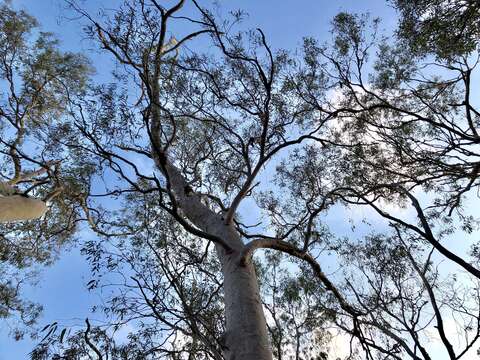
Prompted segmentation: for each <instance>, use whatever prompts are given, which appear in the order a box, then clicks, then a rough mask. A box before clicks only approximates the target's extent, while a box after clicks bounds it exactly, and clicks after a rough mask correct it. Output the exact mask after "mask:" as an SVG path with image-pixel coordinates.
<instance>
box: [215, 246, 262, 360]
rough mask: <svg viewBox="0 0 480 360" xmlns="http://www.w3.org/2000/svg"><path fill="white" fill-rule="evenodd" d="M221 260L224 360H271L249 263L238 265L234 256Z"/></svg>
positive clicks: (260, 305)
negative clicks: (223, 294) (223, 306)
mask: <svg viewBox="0 0 480 360" xmlns="http://www.w3.org/2000/svg"><path fill="white" fill-rule="evenodd" d="M222 260H223V261H222V264H223V276H224V280H223V281H224V282H223V288H224V293H225V316H226V329H227V331H226V334H225V339H224V340H225V349H224V356H225V358H226V359H228V360H253V359H272V353H271V349H270V346H269V341H268V336H267V329H266V323H265V316H264V314H263V309H262V303H261V301H260V296H259V291H258V283H257V278H256V274H255V269H254V267H253V264H252V263H251V262H248V263H247V264H245V266H239V262H238V257H236V256H229V255H225V256H223V258H222Z"/></svg>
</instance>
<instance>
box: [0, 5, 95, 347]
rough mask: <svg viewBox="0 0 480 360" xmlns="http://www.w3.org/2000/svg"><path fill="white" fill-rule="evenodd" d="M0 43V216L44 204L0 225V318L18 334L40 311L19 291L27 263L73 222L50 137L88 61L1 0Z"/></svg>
mask: <svg viewBox="0 0 480 360" xmlns="http://www.w3.org/2000/svg"><path fill="white" fill-rule="evenodd" d="M0 42H1V45H0V59H1V61H0V81H1V93H0V94H1V95H0V96H1V99H0V187H1V189H0V196H7V195H8V197H2V202H1V204H0V207H2V208H1V209H0V213H1V214H2V220H5V219H10V218H12V216H11V214H7V212H10V213H11V212H15V208H18V207H19V206H22V204H23V203H25V204H29V205H28V206H37V205H39V204H40V206H41V209H39V210H40V211H42V212H44V211H45V210H46V209H45V205H44V204H43V203H42V202H40V201H39V200H33V199H32V198H41V199H43V200H45V201H47V202H48V204H50V205H51V206H50V209H49V213H48V216H45V217H44V218H42V219H41V220H39V221H24V222H5V223H1V224H0V273H1V275H0V318H7V319H8V318H10V317H12V316H14V317H15V319H16V321H9V324H10V326H11V329H12V332H13V333H14V335H15V337H17V338H18V337H21V336H22V330H21V329H20V326H17V324H18V325H20V324H21V323H22V322H23V323H24V324H25V325H27V326H31V325H32V324H33V323H34V321H35V319H36V317H37V316H38V313H39V311H40V310H41V306H39V305H36V304H33V303H31V302H29V301H28V300H26V299H23V298H22V297H21V290H22V288H23V286H22V285H23V283H26V282H28V281H30V280H33V278H34V276H33V274H32V273H31V272H30V270H29V269H31V268H32V267H34V266H35V265H36V264H43V265H46V264H50V263H51V262H52V260H53V259H54V258H55V256H56V254H57V253H58V250H59V249H60V247H61V246H62V245H63V244H65V243H66V241H67V239H68V238H69V237H70V236H71V234H72V231H73V229H74V228H75V224H76V220H77V213H76V211H75V208H74V207H73V206H72V201H71V194H72V192H74V189H73V186H74V185H75V183H76V180H75V175H74V173H75V167H70V166H68V167H69V170H68V171H64V170H63V168H64V166H65V165H67V164H69V165H71V161H70V160H64V155H65V153H63V150H62V149H61V148H59V147H57V145H56V143H55V142H54V141H53V140H52V136H61V134H62V129H61V124H62V119H63V118H64V117H65V115H66V114H67V113H68V110H67V105H66V103H67V94H70V96H76V95H77V94H78V93H79V92H81V91H82V88H84V86H85V84H86V77H87V75H88V73H89V72H90V67H89V64H88V62H87V61H86V58H85V57H83V56H81V55H79V54H74V53H69V52H62V51H60V50H59V43H58V41H57V40H56V39H55V37H54V36H53V35H52V34H49V33H45V32H41V31H40V29H39V27H38V23H37V21H36V20H35V19H34V18H32V17H31V16H29V15H28V14H27V13H25V12H23V11H16V10H13V9H12V7H11V6H10V5H9V4H5V3H4V4H2V5H1V6H0ZM82 166H83V165H82ZM78 169H80V167H78ZM11 192H16V193H19V194H20V193H21V194H22V195H21V196H19V195H14V196H10V195H13V194H11ZM27 197H30V199H27ZM7 199H9V201H4V200H7ZM12 200H13V201H12ZM32 204H33V205H32ZM6 207H8V209H7V208H6ZM7 210H8V211H7ZM23 211H27V212H28V209H23ZM24 215H25V214H24ZM27 215H28V214H27ZM30 215H32V214H30ZM34 215H35V214H34ZM37 215H38V214H37ZM17 216H18V214H17ZM15 323H16V324H15Z"/></svg>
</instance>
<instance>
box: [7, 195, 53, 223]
mask: <svg viewBox="0 0 480 360" xmlns="http://www.w3.org/2000/svg"><path fill="white" fill-rule="evenodd" d="M47 210H48V208H47V205H46V204H45V203H44V202H43V201H42V200H39V199H32V198H27V197H24V196H21V195H12V196H0V222H11V221H21V220H32V219H38V218H40V217H42V216H43V215H44V214H45V213H46V212H47Z"/></svg>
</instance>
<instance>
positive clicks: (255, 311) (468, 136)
mask: <svg viewBox="0 0 480 360" xmlns="http://www.w3.org/2000/svg"><path fill="white" fill-rule="evenodd" d="M67 3H68V5H69V9H70V11H71V12H72V13H73V14H75V15H76V16H79V17H80V19H81V20H80V21H84V22H85V23H86V24H87V25H86V28H85V29H86V34H87V36H88V37H89V38H90V39H91V40H92V41H93V42H94V43H95V44H96V45H97V46H98V47H99V48H100V49H102V51H103V52H104V54H106V55H108V56H110V57H111V58H112V59H113V60H114V61H115V62H116V66H115V67H114V68H112V69H108V70H109V71H110V72H111V76H112V81H111V82H109V83H100V82H99V81H98V80H97V79H95V78H91V79H89V78H88V75H89V74H90V73H91V68H90V65H89V63H88V61H87V60H86V58H85V57H84V56H83V55H79V54H70V53H62V52H60V51H59V50H57V44H56V42H55V41H54V40H53V38H52V36H51V35H50V34H44V33H37V32H35V33H34V32H32V29H33V27H34V26H36V22H35V20H34V19H32V18H31V17H30V16H28V15H27V14H25V13H23V12H16V11H14V10H12V8H11V7H9V6H7V5H4V6H3V8H2V20H1V21H2V22H1V23H0V31H1V32H2V36H4V37H5V39H6V41H4V45H2V46H4V50H3V55H2V58H3V59H4V61H3V62H2V72H3V74H4V75H3V77H2V80H4V82H5V84H6V86H5V87H4V90H5V96H4V97H5V99H4V101H3V102H2V105H1V108H0V116H1V118H2V127H1V128H0V130H1V131H2V133H1V135H2V140H1V145H2V148H1V149H2V150H1V151H2V152H1V154H2V156H3V157H4V158H5V161H4V163H5V166H4V168H1V170H2V173H1V175H2V177H3V180H2V181H4V182H8V183H9V184H11V185H16V186H17V187H18V189H19V190H23V191H26V192H27V193H31V194H32V195H33V196H35V197H40V198H45V199H47V200H48V202H49V212H48V213H47V214H46V216H45V217H44V218H42V219H41V220H38V221H32V222H25V223H14V224H8V225H0V226H2V238H1V241H2V243H0V244H3V243H4V244H5V245H2V248H0V254H2V262H1V263H0V264H1V265H0V266H2V267H5V268H6V269H9V271H10V272H18V271H20V272H19V276H21V275H23V273H24V269H25V268H27V267H28V266H30V265H32V264H34V263H37V262H40V263H48V262H50V261H51V260H52V259H53V258H54V257H55V255H56V253H57V251H58V250H59V249H60V248H61V245H63V244H64V243H65V242H67V240H68V241H70V240H71V239H73V238H75V230H76V228H77V227H76V224H77V223H83V224H85V225H88V226H89V227H90V228H91V229H92V230H93V231H95V232H96V233H97V235H98V238H96V239H88V240H87V239H78V241H79V242H80V244H81V246H82V251H83V253H84V254H85V256H86V258H87V259H88V261H89V262H90V264H91V267H92V272H93V276H92V280H91V281H90V282H89V283H88V287H89V290H91V291H96V290H97V289H101V288H103V287H109V288H112V289H113V290H112V292H111V295H110V296H109V297H108V298H105V299H104V302H103V305H102V306H101V307H99V308H98V309H97V311H99V312H101V313H103V316H104V317H105V319H107V321H106V324H94V323H92V322H91V321H89V320H88V319H87V320H86V321H85V327H84V328H81V329H66V328H62V326H61V324H58V323H57V322H55V323H54V324H50V325H48V326H46V327H45V328H44V329H43V332H44V333H45V336H43V339H42V341H41V342H40V343H39V345H38V346H37V348H36V349H34V351H33V352H32V354H31V355H32V358H34V359H50V358H57V359H60V358H66V359H70V358H71V359H83V358H98V359H107V358H112V359H158V358H162V359H163V358H165V359H228V360H233V359H235V360H239V359H242V360H243V359H245V360H246V359H273V358H275V359H289V358H295V359H307V358H308V359H322V360H323V359H331V358H334V356H335V357H339V358H345V359H414V360H420V359H422V360H428V359H434V358H435V359H436V358H438V351H439V350H438V349H437V350H435V348H441V350H440V351H441V353H442V354H444V356H445V358H448V359H461V358H465V359H467V356H470V355H469V354H473V353H475V351H476V349H477V348H479V345H478V342H477V340H478V338H479V337H480V326H479V321H480V317H479V308H480V303H479V300H480V297H479V278H480V267H479V266H480V265H479V263H480V250H479V244H478V242H476V241H474V240H472V239H471V236H469V235H471V234H472V233H475V232H476V231H477V228H478V218H477V217H478V216H477V215H476V214H475V212H474V211H472V206H469V202H470V203H473V204H477V205H478V187H479V184H480V181H479V177H478V175H479V169H480V162H479V156H480V153H479V142H480V138H479V133H478V131H479V130H478V128H479V125H480V110H479V109H478V104H477V102H476V100H475V99H476V97H475V94H476V92H477V91H478V89H477V88H476V86H475V84H474V81H472V79H474V78H475V73H476V71H477V69H476V67H477V63H478V21H479V20H478V18H479V16H478V4H477V3H476V2H466V1H465V2H462V1H460V2H457V1H456V2H453V1H452V2H449V1H434V0H425V1H414V2H412V1H391V2H390V4H392V5H393V6H394V7H395V8H396V9H397V10H398V15H399V23H398V28H397V29H396V31H395V32H394V33H391V34H389V33H387V32H383V31H382V30H380V29H381V21H380V19H376V18H372V17H371V16H369V15H362V14H352V13H348V12H341V13H339V14H338V15H337V16H336V17H335V18H334V19H332V32H331V40H330V41H329V42H327V43H326V44H322V43H320V42H319V41H317V40H316V39H313V38H304V39H303V46H302V47H301V48H300V49H296V50H293V49H273V48H272V47H271V46H270V45H269V41H268V38H267V37H266V35H265V34H264V32H263V31H262V30H261V29H254V30H244V29H242V20H243V16H244V14H243V12H241V11H238V12H233V13H231V14H230V15H228V16H225V17H224V18H222V17H221V15H219V14H218V13H219V11H216V10H215V9H214V8H213V7H212V8H210V9H208V8H206V7H205V5H204V4H203V3H199V2H197V1H195V0H190V1H187V0H180V1H178V2H177V3H176V4H175V5H173V6H170V7H169V6H166V5H162V4H160V3H159V2H157V1H155V0H149V1H146V0H145V1H144V0H127V1H125V2H124V3H123V5H122V6H121V7H119V8H118V9H116V10H113V11H110V12H105V13H103V15H102V14H101V15H99V16H98V17H97V16H94V15H92V14H90V13H88V12H87V11H85V10H84V9H83V8H82V7H81V5H79V4H78V3H76V2H74V1H67ZM12 24H15V26H14V25H12ZM447 24H448V26H447ZM205 43H208V46H202V45H203V44H205ZM452 44H456V46H452ZM103 70H104V69H102V71H103ZM98 71H100V69H99V70H98ZM332 214H333V216H341V221H342V222H344V223H345V224H348V223H349V222H350V223H351V224H352V231H351V232H348V233H347V234H346V235H345V234H344V233H341V232H339V231H338V229H336V228H335V227H334V226H329V224H330V223H329V220H328V218H329V216H332ZM338 214H340V215H338ZM349 214H350V215H349ZM361 214H366V215H363V216H362V215H361ZM362 221H363V222H364V224H363V225H360V223H361V222H362ZM4 229H5V230H4ZM5 231H7V232H5ZM32 244H33V245H32ZM29 245H30V246H33V247H34V250H35V251H33V250H30V248H29ZM3 249H5V250H3ZM3 254H5V255H3ZM15 254H17V255H16V256H15ZM39 254H40V255H39ZM324 268H328V269H329V271H326V270H324ZM331 269H334V271H330V270H331ZM107 274H108V276H104V275H107ZM5 279H6V281H5V286H4V285H2V286H4V287H0V291H3V290H2V289H3V288H5V291H3V293H5V294H6V295H2V297H1V298H0V306H5V309H9V310H8V311H5V313H4V314H2V313H0V315H2V316H4V317H6V316H9V315H11V313H12V311H19V312H20V313H29V314H32V316H31V317H30V318H29V320H28V321H27V323H28V324H30V323H32V322H33V319H34V317H35V316H33V315H37V312H38V311H37V309H36V308H31V307H28V306H29V305H25V304H26V303H24V302H21V301H22V300H20V299H18V300H17V298H18V296H17V294H16V293H15V292H14V291H13V289H14V286H15V285H14V284H13V283H11V279H10V277H9V278H5ZM2 281H3V279H2ZM3 293H2V294H3ZM8 294H13V295H8ZM12 301H15V304H16V305H14V306H11V305H10V304H12ZM3 304H5V305H3ZM0 309H1V307H0ZM126 324H129V325H130V326H131V328H132V329H133V330H132V331H131V333H130V334H129V336H128V338H127V340H126V341H120V340H119V339H118V337H116V336H115V331H116V330H118V329H119V328H121V327H122V326H125V325H126ZM432 338H434V339H436V340H435V341H434V342H432V340H431V339H432ZM336 339H342V340H343V342H342V345H341V346H334V344H335V340H336ZM436 351H437V352H436Z"/></svg>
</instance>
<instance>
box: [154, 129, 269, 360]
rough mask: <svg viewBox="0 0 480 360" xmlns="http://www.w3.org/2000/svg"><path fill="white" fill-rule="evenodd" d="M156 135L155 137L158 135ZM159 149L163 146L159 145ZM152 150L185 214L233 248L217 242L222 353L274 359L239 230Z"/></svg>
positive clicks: (238, 359) (241, 359) (236, 359)
mask: <svg viewBox="0 0 480 360" xmlns="http://www.w3.org/2000/svg"><path fill="white" fill-rule="evenodd" d="M152 133H153V134H156V133H158V128H156V127H155V126H154V127H153V128H152ZM153 138H154V139H156V138H157V136H154V137H153ZM157 148H160V145H159V144H157ZM152 153H153V156H154V159H155V161H156V162H157V164H158V167H159V169H160V170H161V171H163V172H164V173H166V174H167V175H168V178H169V182H170V185H171V188H172V190H173V192H174V193H175V199H176V201H177V203H178V205H179V207H180V208H181V209H182V213H183V214H184V215H185V216H186V217H187V218H188V220H189V221H191V222H192V223H193V224H195V225H196V226H197V227H198V228H199V229H201V230H203V231H205V232H206V233H209V234H211V235H214V236H216V237H218V238H220V239H222V240H223V241H224V242H225V243H226V244H228V246H229V247H230V248H231V250H232V251H230V252H229V253H226V251H225V249H224V248H223V247H222V246H221V245H220V244H216V250H217V254H218V257H219V259H220V261H221V263H222V267H223V277H224V280H223V290H224V295H225V318H226V332H225V334H224V339H223V340H224V341H223V345H224V349H223V351H224V352H223V355H224V357H225V359H226V360H272V358H273V356H272V351H271V349H270V346H269V341H268V334H267V324H266V321H265V316H264V314H263V307H262V302H261V300H260V294H259V290H258V281H257V276H256V274H255V268H254V266H253V264H252V262H251V261H246V263H245V264H244V265H240V259H239V254H240V253H241V252H242V250H243V248H244V247H245V245H244V244H243V242H242V240H241V239H240V236H239V234H238V232H237V231H236V230H235V228H234V226H232V225H231V224H230V225H227V224H225V219H224V218H223V216H222V215H221V214H216V213H214V212H213V211H212V210H211V209H209V208H208V207H207V206H205V205H204V204H203V203H202V201H201V197H200V195H198V194H196V193H192V192H190V191H188V192H187V191H186V189H187V187H188V183H187V182H186V181H185V179H184V178H183V176H182V175H181V173H180V171H178V169H177V168H176V167H175V166H174V165H172V164H171V163H169V162H168V160H167V159H166V157H165V156H164V159H160V158H159V156H158V153H157V152H156V151H155V149H153V150H152Z"/></svg>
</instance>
